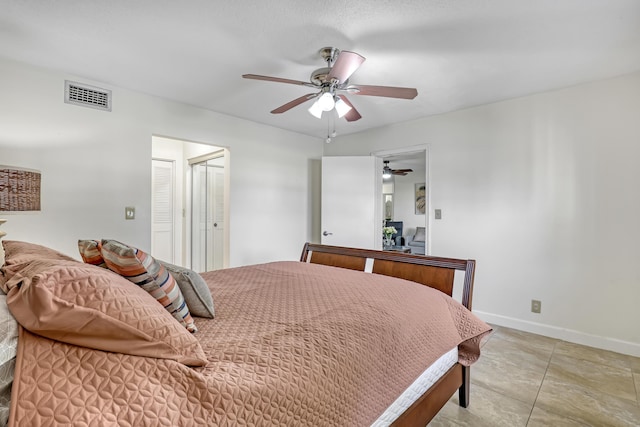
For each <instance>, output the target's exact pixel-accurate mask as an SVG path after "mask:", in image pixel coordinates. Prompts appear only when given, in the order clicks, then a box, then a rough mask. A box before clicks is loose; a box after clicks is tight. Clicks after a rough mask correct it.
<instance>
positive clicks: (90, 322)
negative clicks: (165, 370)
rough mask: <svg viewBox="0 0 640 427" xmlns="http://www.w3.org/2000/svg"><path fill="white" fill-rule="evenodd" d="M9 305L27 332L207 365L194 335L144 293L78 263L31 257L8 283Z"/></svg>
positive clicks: (92, 346)
mask: <svg viewBox="0 0 640 427" xmlns="http://www.w3.org/2000/svg"><path fill="white" fill-rule="evenodd" d="M7 288H8V289H9V293H8V296H7V304H8V306H9V308H10V309H11V312H12V313H13V315H14V316H15V318H16V320H18V322H19V323H20V324H21V325H22V326H23V327H24V328H26V329H27V330H29V331H31V332H33V333H35V334H38V335H42V336H44V337H47V338H50V339H53V340H57V341H62V342H65V343H69V344H74V345H78V346H83V347H89V348H94V349H98V350H103V351H111V352H116V353H124V354H130V355H134V356H144V357H154V358H162V359H172V360H176V361H178V362H180V363H183V364H185V365H189V366H204V365H206V363H207V360H206V356H205V354H204V352H203V350H202V347H201V346H200V344H199V343H198V341H197V340H196V339H195V337H194V336H193V335H192V334H190V333H189V332H187V331H186V330H185V329H184V328H183V327H182V326H180V325H179V324H178V323H177V322H176V321H175V320H174V319H173V317H172V316H171V315H170V314H169V313H167V311H166V310H165V309H163V308H162V307H161V306H160V305H159V304H158V303H157V302H156V301H155V300H154V299H153V298H152V297H151V296H150V295H149V294H148V293H147V292H145V291H144V290H142V289H140V288H139V287H137V286H134V285H132V284H131V282H129V281H128V280H126V279H123V278H122V277H120V276H118V275H117V274H115V273H113V272H111V271H109V270H107V269H102V268H95V267H94V266H92V265H87V264H83V263H81V262H78V261H64V260H56V261H53V260H46V259H45V260H33V261H32V262H30V263H26V264H23V266H22V268H21V269H20V270H19V271H18V272H16V274H15V275H14V276H13V277H12V278H11V279H10V280H9V281H8V282H7Z"/></svg>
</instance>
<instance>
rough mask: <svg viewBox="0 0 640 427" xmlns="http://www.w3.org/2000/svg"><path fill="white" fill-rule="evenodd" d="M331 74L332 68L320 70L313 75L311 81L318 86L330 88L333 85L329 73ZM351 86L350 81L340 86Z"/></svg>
mask: <svg viewBox="0 0 640 427" xmlns="http://www.w3.org/2000/svg"><path fill="white" fill-rule="evenodd" d="M330 72H331V68H329V67H323V68H318V69H317V70H315V71H314V72H312V73H311V76H310V77H309V80H310V81H311V83H313V84H314V85H316V86H328V85H330V84H331V79H329V73H330ZM348 84H349V79H347V80H345V81H344V82H343V83H341V84H340V85H339V86H340V87H343V86H347V85H348Z"/></svg>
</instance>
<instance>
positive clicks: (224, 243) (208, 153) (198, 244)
mask: <svg viewBox="0 0 640 427" xmlns="http://www.w3.org/2000/svg"><path fill="white" fill-rule="evenodd" d="M229 163H230V162H229V150H228V149H227V148H224V147H220V146H213V145H209V144H203V143H197V142H192V141H185V140H180V139H174V138H168V137H162V136H153V137H152V183H151V187H152V203H151V206H152V209H151V210H152V211H151V217H152V221H151V223H152V224H151V255H153V256H154V257H156V258H158V259H161V260H163V261H168V262H171V263H173V264H176V265H179V266H182V267H188V268H191V269H193V270H195V271H197V272H203V271H209V270H215V269H219V268H224V267H228V265H229V226H228V225H229V188H230V185H229Z"/></svg>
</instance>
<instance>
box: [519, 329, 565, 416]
mask: <svg viewBox="0 0 640 427" xmlns="http://www.w3.org/2000/svg"><path fill="white" fill-rule="evenodd" d="M559 342H560V341H557V342H555V343H554V344H553V350H552V351H551V354H550V355H549V360H548V361H547V368H546V369H545V370H544V375H543V376H542V381H540V387H538V392H537V393H536V398H535V400H534V401H533V406H532V407H531V412H529V418H527V425H529V422H530V421H531V415H533V410H534V409H535V408H536V403H538V396H540V390H542V384H544V380H545V378H547V372H549V366H550V365H551V359H552V358H553V353H555V352H556V347H557V346H558V343H559Z"/></svg>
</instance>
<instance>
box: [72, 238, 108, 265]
mask: <svg viewBox="0 0 640 427" xmlns="http://www.w3.org/2000/svg"><path fill="white" fill-rule="evenodd" d="M101 247H102V242H100V241H99V240H78V251H79V252H80V256H81V257H82V260H83V261H84V262H85V263H87V264H92V265H97V266H98V267H103V268H107V264H106V263H105V262H104V259H102V252H101V251H100V248H101Z"/></svg>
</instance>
